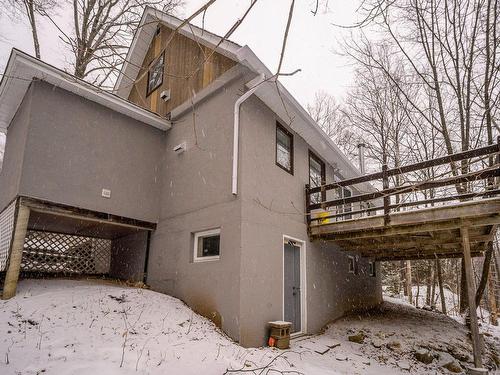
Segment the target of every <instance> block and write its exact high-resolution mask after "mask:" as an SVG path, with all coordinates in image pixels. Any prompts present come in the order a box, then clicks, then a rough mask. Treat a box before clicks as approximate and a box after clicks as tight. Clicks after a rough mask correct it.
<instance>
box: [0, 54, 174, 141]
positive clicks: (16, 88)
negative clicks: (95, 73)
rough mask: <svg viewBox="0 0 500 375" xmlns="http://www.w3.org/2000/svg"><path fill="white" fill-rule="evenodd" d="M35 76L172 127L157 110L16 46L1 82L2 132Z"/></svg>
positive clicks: (150, 122)
mask: <svg viewBox="0 0 500 375" xmlns="http://www.w3.org/2000/svg"><path fill="white" fill-rule="evenodd" d="M33 79H39V80H42V81H45V82H47V83H49V84H52V85H54V86H56V87H59V88H61V89H64V90H67V91H70V92H72V93H74V94H76V95H78V96H81V97H83V98H85V99H88V100H91V101H93V102H96V103H99V104H101V105H103V106H105V107H107V108H110V109H112V110H114V111H116V112H118V113H122V114H124V115H126V116H128V117H131V118H133V119H135V120H138V121H141V122H144V123H145V124H148V125H151V126H154V127H155V128H158V129H161V130H168V129H170V127H171V124H170V122H169V121H167V120H166V119H164V118H162V117H160V116H158V115H157V114H155V113H153V112H150V111H148V110H146V109H143V108H141V107H139V106H137V105H135V104H133V103H131V102H129V101H127V100H125V99H123V98H120V97H119V96H117V95H114V94H111V93H109V92H106V91H103V90H101V89H99V88H98V87H96V86H93V85H91V84H90V83H88V82H85V81H83V80H80V79H78V78H76V77H74V76H72V75H70V74H68V73H66V72H64V71H62V70H60V69H57V68H55V67H53V66H52V65H49V64H47V63H44V62H42V61H40V60H38V59H35V58H34V57H32V56H29V55H27V54H25V53H24V52H21V51H19V50H16V49H13V50H12V52H11V55H10V57H9V61H8V63H7V67H6V69H5V73H4V76H3V78H2V81H1V83H0V132H2V133H5V132H6V131H7V128H8V126H9V124H10V122H11V121H12V119H13V117H14V115H15V114H16V112H17V109H18V108H19V105H20V104H21V102H22V100H23V98H24V95H25V94H26V91H27V90H28V88H29V86H30V84H31V82H32V81H33Z"/></svg>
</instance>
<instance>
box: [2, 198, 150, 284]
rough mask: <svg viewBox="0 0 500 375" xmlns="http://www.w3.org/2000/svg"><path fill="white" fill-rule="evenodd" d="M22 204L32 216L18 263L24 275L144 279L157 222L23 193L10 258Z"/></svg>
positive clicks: (140, 280)
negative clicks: (124, 216)
mask: <svg viewBox="0 0 500 375" xmlns="http://www.w3.org/2000/svg"><path fill="white" fill-rule="evenodd" d="M21 205H22V206H23V207H28V208H29V219H28V220H27V225H26V226H25V228H26V234H25V236H24V243H23V246H22V258H21V261H20V267H19V266H18V268H19V271H20V272H19V277H20V278H47V277H66V278H68V277H69V278H81V277H102V278H112V279H120V280H126V281H131V282H134V283H135V282H144V281H145V278H146V272H147V269H146V267H147V257H148V251H149V233H150V231H151V230H153V229H154V226H155V224H153V223H145V222H138V221H136V220H132V219H126V218H122V217H116V216H113V215H107V214H103V213H96V212H91V211H85V210H81V209H78V208H72V207H68V206H61V205H54V204H52V203H51V204H48V203H47V202H40V201H34V200H31V199H29V200H28V199H26V198H21V200H20V201H19V202H18V203H17V209H16V210H15V214H14V222H15V224H14V225H12V227H13V239H12V245H11V249H10V250H11V254H10V258H12V259H14V257H13V251H12V250H13V247H15V245H14V242H15V241H14V237H15V232H16V225H17V224H19V223H18V222H19V221H20V216H19V207H20V206H21ZM7 268H8V267H5V269H7ZM5 274H6V272H3V275H5ZM3 275H2V276H3ZM0 277H1V276H0ZM3 284H4V280H0V285H2V286H3Z"/></svg>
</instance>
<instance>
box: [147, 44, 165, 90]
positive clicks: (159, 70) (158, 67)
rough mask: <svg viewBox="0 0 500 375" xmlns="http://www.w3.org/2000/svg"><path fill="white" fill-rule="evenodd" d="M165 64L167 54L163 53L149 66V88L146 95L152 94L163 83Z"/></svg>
mask: <svg viewBox="0 0 500 375" xmlns="http://www.w3.org/2000/svg"><path fill="white" fill-rule="evenodd" d="M164 65H165V55H164V54H163V53H162V54H161V55H160V56H158V58H157V59H156V60H154V61H153V62H152V63H151V65H150V66H149V71H148V88H147V92H146V95H149V94H151V93H152V92H153V91H154V90H156V89H157V88H158V87H160V86H161V84H162V83H163V67H164Z"/></svg>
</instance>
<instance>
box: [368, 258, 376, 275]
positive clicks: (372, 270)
mask: <svg viewBox="0 0 500 375" xmlns="http://www.w3.org/2000/svg"><path fill="white" fill-rule="evenodd" d="M375 273H376V271H375V262H369V263H368V275H370V276H372V277H375V276H376V275H375Z"/></svg>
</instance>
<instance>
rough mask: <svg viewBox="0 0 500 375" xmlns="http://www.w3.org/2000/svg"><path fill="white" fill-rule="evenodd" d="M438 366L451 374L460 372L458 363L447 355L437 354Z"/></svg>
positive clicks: (443, 353) (460, 368) (444, 353)
mask: <svg viewBox="0 0 500 375" xmlns="http://www.w3.org/2000/svg"><path fill="white" fill-rule="evenodd" d="M438 354H439V360H438V366H439V367H443V368H445V369H447V370H448V371H451V372H462V366H460V363H459V362H458V361H457V360H456V359H455V358H454V357H453V356H452V355H451V354H449V353H446V352H439V353H438Z"/></svg>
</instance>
